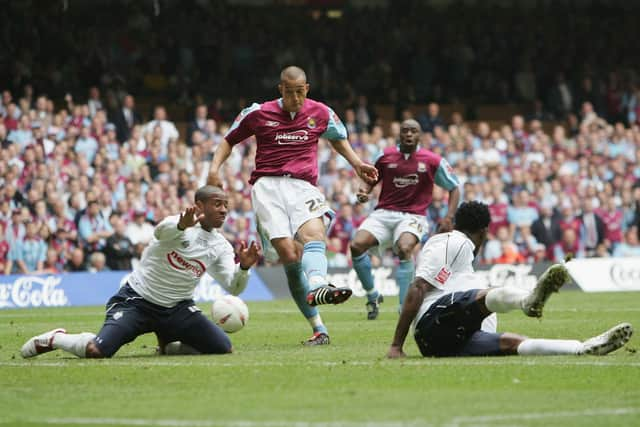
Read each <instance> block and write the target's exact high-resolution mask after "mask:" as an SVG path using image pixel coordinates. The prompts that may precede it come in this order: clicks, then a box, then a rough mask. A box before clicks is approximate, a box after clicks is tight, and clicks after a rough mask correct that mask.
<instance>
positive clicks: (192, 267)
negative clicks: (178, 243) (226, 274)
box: [167, 251, 206, 277]
mask: <svg viewBox="0 0 640 427" xmlns="http://www.w3.org/2000/svg"><path fill="white" fill-rule="evenodd" d="M167 261H169V264H170V265H171V267H173V268H175V269H176V270H179V271H187V272H190V273H191V274H193V276H194V277H200V276H202V275H203V274H204V272H205V270H206V268H205V266H204V264H203V263H201V262H200V261H198V260H197V259H194V260H193V264H192V263H191V262H189V260H186V259H184V258H182V256H180V254H179V253H177V252H176V251H171V252H169V253H168V254H167Z"/></svg>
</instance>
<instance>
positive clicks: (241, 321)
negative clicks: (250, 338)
mask: <svg viewBox="0 0 640 427" xmlns="http://www.w3.org/2000/svg"><path fill="white" fill-rule="evenodd" d="M211 317H212V318H213V321H214V322H215V324H216V325H218V326H220V327H221V328H222V329H223V330H224V331H225V332H229V333H231V332H238V331H239V330H240V329H242V328H244V325H246V324H247V322H248V321H249V308H248V307H247V304H245V302H244V301H242V300H241V299H240V298H238V297H236V296H233V295H224V296H222V297H220V298H217V299H216V300H215V301H214V302H213V304H212V305H211Z"/></svg>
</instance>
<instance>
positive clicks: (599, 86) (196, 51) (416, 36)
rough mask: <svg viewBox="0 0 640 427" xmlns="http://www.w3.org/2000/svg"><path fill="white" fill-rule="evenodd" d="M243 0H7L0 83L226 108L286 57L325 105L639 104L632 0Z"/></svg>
mask: <svg viewBox="0 0 640 427" xmlns="http://www.w3.org/2000/svg"><path fill="white" fill-rule="evenodd" d="M243 3H244V2H231V1H222V0H221V1H203V0H155V1H153V2H152V1H129V0H108V1H106V0H94V1H90V2H82V1H80V2H78V1H76V2H70V1H56V2H54V1H51V2H35V1H33V0H31V1H30V0H25V1H16V2H4V4H3V13H2V14H0V28H2V34H1V36H0V81H2V82H4V83H5V84H6V86H5V87H8V88H10V89H12V90H13V91H14V93H15V92H16V91H18V90H20V89H21V88H22V87H23V86H24V85H25V84H27V83H30V84H32V85H33V86H34V87H35V88H36V90H38V91H39V92H46V93H47V94H48V95H50V96H53V97H55V98H56V99H57V98H62V97H63V96H64V94H65V93H66V92H67V91H70V92H71V93H72V94H74V95H76V96H78V95H81V94H82V95H84V91H85V90H86V88H87V87H89V86H92V85H97V86H100V87H102V88H107V87H108V88H110V89H112V91H105V93H104V94H105V95H106V96H105V102H106V103H107V104H108V105H107V106H108V107H109V108H116V104H117V102H118V101H119V100H120V98H121V97H120V96H118V93H119V92H120V91H121V90H122V89H123V88H126V90H127V91H131V92H133V93H136V94H139V95H142V94H143V95H145V96H146V95H149V94H153V93H157V94H162V95H166V94H171V99H172V100H174V102H175V101H178V102H184V103H187V105H190V104H189V103H190V102H191V101H192V100H194V99H196V97H197V95H198V94H201V95H204V97H205V98H214V97H222V98H223V99H226V100H234V102H233V103H232V105H230V106H229V107H228V109H227V110H229V111H231V114H233V113H234V112H235V111H236V110H237V105H236V103H235V101H236V100H237V101H238V103H239V104H244V102H242V100H241V99H240V98H241V97H250V98H260V99H264V98H267V97H270V96H271V95H272V94H273V87H274V86H275V84H276V83H277V78H278V73H279V71H280V70H281V68H282V67H283V66H285V65H290V64H291V63H296V64H297V65H299V66H302V67H303V68H304V69H305V70H306V71H307V73H308V75H309V80H310V81H311V82H312V83H313V89H312V90H313V92H312V93H313V94H314V96H316V97H317V98H320V99H324V100H328V101H330V102H329V103H330V104H331V105H333V106H334V107H336V108H338V107H339V106H340V104H341V103H342V104H343V106H347V105H349V103H350V101H352V100H353V99H349V98H353V94H364V95H366V96H367V97H368V98H369V99H370V101H371V102H373V103H376V104H377V103H395V104H397V105H398V106H399V107H400V108H399V110H401V106H402V105H403V104H410V103H425V102H428V101H432V100H434V101H436V102H440V103H448V104H449V103H454V101H455V100H460V101H462V102H469V101H471V102H476V103H507V102H518V103H532V105H533V104H534V103H535V102H536V101H538V102H540V103H541V104H542V106H543V107H544V109H545V110H546V111H545V114H546V115H549V116H553V117H555V118H556V119H563V118H564V116H565V115H566V114H567V113H568V112H570V111H575V110H579V108H580V106H581V105H582V102H583V101H585V100H589V101H591V102H592V104H593V105H594V109H595V111H597V112H598V114H599V115H601V116H603V117H604V118H605V119H607V120H608V121H610V122H614V121H618V120H622V121H626V120H627V118H626V117H624V115H625V111H627V112H631V111H635V107H636V106H637V105H638V99H637V98H638V89H639V87H638V85H637V82H638V80H637V79H636V77H637V76H636V74H637V70H638V65H639V64H638V55H634V54H633V52H635V50H636V40H638V39H639V38H640V27H639V26H638V25H637V23H636V18H635V17H636V16H638V12H639V11H640V10H639V8H640V3H638V2H633V1H626V0H607V1H599V0H594V1H575V0H554V1H517V2H505V1H499V0H486V1H475V2H470V1H465V0H444V1H442V0H441V1H375V2H371V3H367V2H363V1H359V2H351V1H349V0H332V1H313V0H308V1H293V2H282V1H270V0H264V1H259V2H247V3H249V4H254V6H251V5H249V4H247V3H245V4H243ZM288 3H292V5H289V6H288V5H287V4H288ZM303 5H304V6H303ZM366 5H369V6H370V7H364V6H366ZM332 9H333V10H332ZM112 92H113V93H112ZM338 109H340V108H338ZM633 114H636V113H633ZM173 119H174V120H181V121H184V120H187V117H174V118H173ZM479 119H482V117H479Z"/></svg>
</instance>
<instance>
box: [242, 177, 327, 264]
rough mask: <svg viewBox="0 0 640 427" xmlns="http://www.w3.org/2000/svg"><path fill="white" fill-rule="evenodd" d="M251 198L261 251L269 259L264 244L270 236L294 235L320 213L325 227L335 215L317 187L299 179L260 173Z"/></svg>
mask: <svg viewBox="0 0 640 427" xmlns="http://www.w3.org/2000/svg"><path fill="white" fill-rule="evenodd" d="M251 202H252V203H253V209H254V211H255V213H256V220H257V225H258V233H260V237H261V238H262V244H263V251H264V254H265V257H266V258H267V259H269V260H273V258H272V256H269V255H270V254H269V253H268V252H269V251H268V250H269V248H268V247H267V243H268V242H270V241H271V240H273V239H277V238H281V237H290V238H294V237H295V236H296V233H297V232H298V229H299V228H300V227H301V226H302V225H303V224H304V223H305V222H307V221H309V220H310V219H313V218H320V217H322V218H323V219H324V220H325V227H326V226H328V225H329V224H330V223H331V220H332V219H333V218H334V217H335V212H334V211H333V210H332V209H331V208H330V207H329V204H328V203H327V201H326V200H325V198H324V195H322V193H321V192H320V190H318V189H317V188H316V187H314V186H313V185H311V184H309V183H308V182H307V181H303V180H301V179H295V178H289V177H284V176H263V177H261V178H259V179H258V181H256V183H255V184H254V185H253V189H252V190H251ZM271 255H273V253H271Z"/></svg>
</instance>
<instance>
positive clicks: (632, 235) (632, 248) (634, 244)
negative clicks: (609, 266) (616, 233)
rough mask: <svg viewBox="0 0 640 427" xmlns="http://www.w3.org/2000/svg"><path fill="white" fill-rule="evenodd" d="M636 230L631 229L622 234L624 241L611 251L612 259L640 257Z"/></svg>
mask: <svg viewBox="0 0 640 427" xmlns="http://www.w3.org/2000/svg"><path fill="white" fill-rule="evenodd" d="M639 237H640V236H639V235H638V228H637V227H635V226H634V227H631V228H629V229H628V230H627V232H626V233H624V241H623V242H622V243H620V244H619V245H618V246H617V247H616V249H615V250H614V251H613V256H614V257H637V256H640V239H639Z"/></svg>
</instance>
